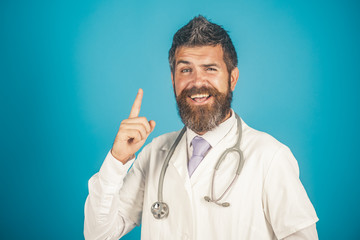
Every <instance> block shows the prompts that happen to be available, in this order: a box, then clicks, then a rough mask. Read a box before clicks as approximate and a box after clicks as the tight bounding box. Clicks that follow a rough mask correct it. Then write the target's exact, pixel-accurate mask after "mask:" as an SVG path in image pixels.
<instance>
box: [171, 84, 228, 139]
mask: <svg viewBox="0 0 360 240" xmlns="http://www.w3.org/2000/svg"><path fill="white" fill-rule="evenodd" d="M197 93H198V94H203V93H204V94H209V95H210V96H211V97H213V99H214V101H213V102H212V103H210V104H205V105H191V104H189V103H188V100H187V99H188V98H189V96H191V95H193V94H197ZM175 94H176V93H175ZM232 95H233V93H232V91H231V89H230V84H229V87H228V90H227V92H226V93H221V92H219V91H218V90H216V89H215V88H211V87H201V88H196V87H193V88H190V89H184V90H183V91H182V92H181V93H180V95H179V96H177V97H176V102H177V108H178V111H179V115H180V117H181V120H182V122H183V123H184V124H185V126H187V127H188V128H190V129H191V130H193V131H194V132H196V133H205V132H207V131H210V130H212V129H214V128H215V127H216V126H218V125H219V124H220V123H221V122H223V121H224V120H225V118H226V116H227V115H228V113H229V112H230V109H231V101H232Z"/></svg>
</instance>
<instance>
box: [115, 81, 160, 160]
mask: <svg viewBox="0 0 360 240" xmlns="http://www.w3.org/2000/svg"><path fill="white" fill-rule="evenodd" d="M142 97H143V90H142V89H141V88H140V89H139V91H138V93H137V95H136V98H135V101H134V104H133V106H132V108H131V112H130V115H129V118H128V119H125V120H123V121H122V122H121V124H120V128H119V131H118V133H117V135H116V138H115V141H114V144H113V147H112V149H111V154H112V155H113V156H114V157H115V158H116V159H117V160H119V161H120V162H122V163H123V164H125V163H126V162H128V161H129V160H130V159H132V158H133V157H134V155H135V153H136V152H137V151H138V150H139V149H140V148H141V147H142V145H144V143H145V141H146V139H147V137H148V136H149V134H150V133H151V132H152V131H153V130H154V128H155V125H156V124H155V121H153V120H151V121H148V120H147V119H146V118H145V117H139V113H140V108H141V101H142Z"/></svg>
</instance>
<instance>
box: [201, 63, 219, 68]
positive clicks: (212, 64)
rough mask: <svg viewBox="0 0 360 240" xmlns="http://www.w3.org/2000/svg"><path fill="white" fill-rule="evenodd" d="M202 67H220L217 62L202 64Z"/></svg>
mask: <svg viewBox="0 0 360 240" xmlns="http://www.w3.org/2000/svg"><path fill="white" fill-rule="evenodd" d="M201 66H202V67H218V68H219V67H220V65H219V64H217V63H209V64H201Z"/></svg>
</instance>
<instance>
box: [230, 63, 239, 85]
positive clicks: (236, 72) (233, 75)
mask: <svg viewBox="0 0 360 240" xmlns="http://www.w3.org/2000/svg"><path fill="white" fill-rule="evenodd" d="M238 79H239V69H238V68H237V67H235V68H234V69H233V70H232V71H231V75H230V87H231V91H234V90H235V86H236V83H237V81H238Z"/></svg>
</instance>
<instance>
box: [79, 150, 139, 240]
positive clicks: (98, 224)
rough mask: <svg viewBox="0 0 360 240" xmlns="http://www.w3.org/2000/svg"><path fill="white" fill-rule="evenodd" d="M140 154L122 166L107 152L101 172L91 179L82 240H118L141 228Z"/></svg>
mask: <svg viewBox="0 0 360 240" xmlns="http://www.w3.org/2000/svg"><path fill="white" fill-rule="evenodd" d="M144 149H145V148H144ZM143 152H144V150H143V151H142V152H141V153H140V154H139V157H138V159H137V160H135V161H134V160H131V161H129V162H128V163H126V164H125V165H123V164H122V163H121V162H119V161H118V160H116V159H115V158H114V157H113V156H112V155H111V153H110V152H109V153H108V155H107V157H106V158H105V160H104V163H103V165H102V166H101V168H100V171H99V172H98V173H96V174H95V175H94V176H92V177H91V179H90V180H89V195H88V197H87V199H86V202H85V222H84V236H85V239H87V240H88V239H119V238H121V237H122V236H124V235H125V234H127V233H128V232H129V231H131V230H132V229H133V228H134V227H135V226H136V225H139V224H140V222H141V214H142V204H143V195H144V182H145V179H144V173H143V171H142V168H141V166H140V161H139V160H140V158H141V156H142V155H144V154H143ZM131 164H133V166H132V167H131V169H130V171H129V172H128V170H129V168H130V166H131Z"/></svg>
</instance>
